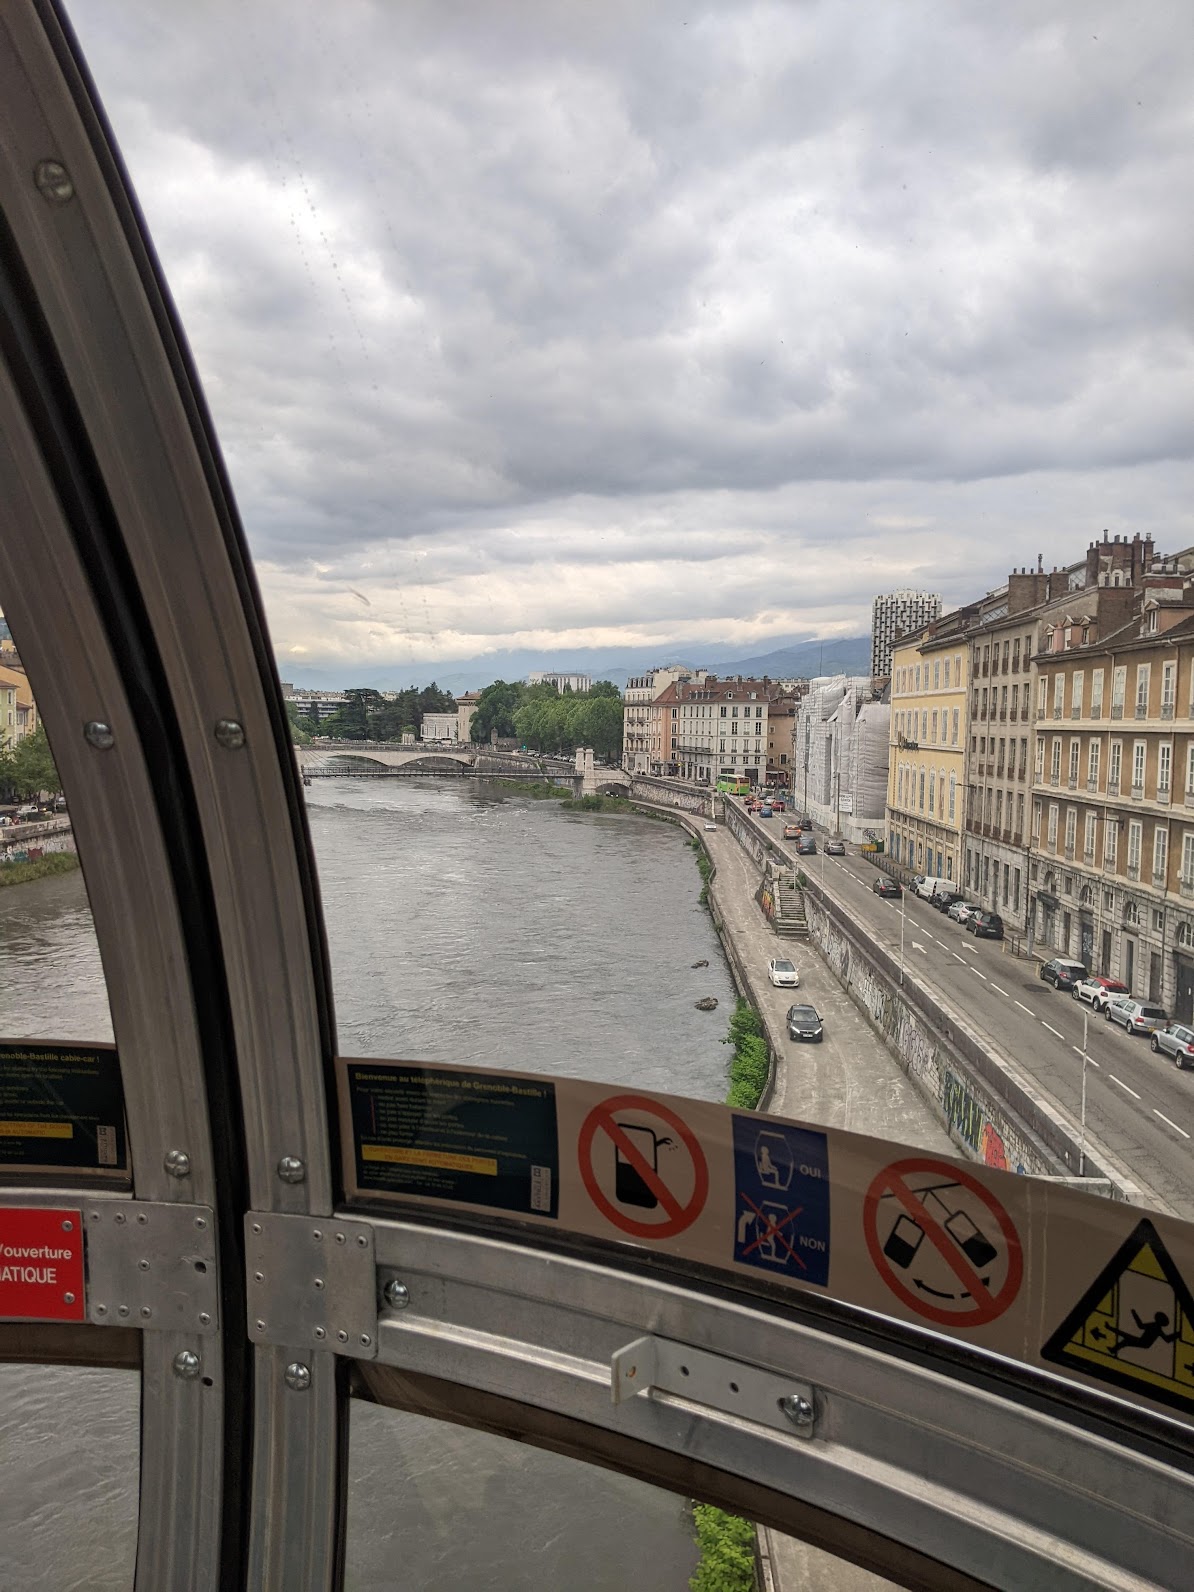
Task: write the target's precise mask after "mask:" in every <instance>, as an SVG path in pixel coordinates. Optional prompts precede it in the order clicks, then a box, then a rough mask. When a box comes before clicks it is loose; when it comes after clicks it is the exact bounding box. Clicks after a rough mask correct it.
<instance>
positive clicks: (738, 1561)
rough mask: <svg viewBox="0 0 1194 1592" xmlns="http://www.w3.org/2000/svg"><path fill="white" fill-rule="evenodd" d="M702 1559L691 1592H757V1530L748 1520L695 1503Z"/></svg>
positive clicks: (711, 1506)
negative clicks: (755, 1591) (755, 1590)
mask: <svg viewBox="0 0 1194 1592" xmlns="http://www.w3.org/2000/svg"><path fill="white" fill-rule="evenodd" d="M692 1513H693V1517H694V1519H695V1521H696V1540H697V1546H698V1547H699V1548H700V1550H701V1560H700V1563H699V1564H698V1565H697V1567H696V1571H695V1573H694V1575H693V1577H692V1579H691V1580H690V1581H689V1583H688V1585H689V1586H690V1588H691V1589H692V1592H754V1589H755V1528H754V1527H753V1526H752V1525H751V1523H750V1521H749V1520H743V1519H741V1518H740V1516H738V1515H730V1514H727V1513H726V1512H725V1510H724V1509H715V1508H714V1507H713V1505H712V1504H694V1505H693V1511H692Z"/></svg>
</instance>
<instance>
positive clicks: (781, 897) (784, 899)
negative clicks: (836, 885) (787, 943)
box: [772, 878, 808, 940]
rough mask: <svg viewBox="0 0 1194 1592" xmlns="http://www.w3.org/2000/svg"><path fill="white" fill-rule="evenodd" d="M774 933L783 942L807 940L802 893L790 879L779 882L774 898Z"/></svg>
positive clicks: (806, 923) (806, 924)
mask: <svg viewBox="0 0 1194 1592" xmlns="http://www.w3.org/2000/svg"><path fill="white" fill-rule="evenodd" d="M772 922H773V923H774V925H775V932H776V934H778V935H779V936H780V938H781V939H784V940H807V939H808V919H807V918H806V917H805V914H804V892H803V890H801V889H800V888H799V887H798V886H797V885H795V884H793V883H792V880H791V879H790V878H783V879H781V880H780V881H779V885H778V890H777V893H776V897H775V917H774V918H773V919H772Z"/></svg>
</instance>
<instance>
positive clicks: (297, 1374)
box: [283, 1360, 311, 1393]
mask: <svg viewBox="0 0 1194 1592" xmlns="http://www.w3.org/2000/svg"><path fill="white" fill-rule="evenodd" d="M283 1375H284V1376H285V1378H286V1386H287V1387H288V1388H292V1389H293V1390H294V1391H295V1392H296V1393H305V1392H306V1390H307V1389H308V1388H309V1387H310V1386H311V1368H310V1366H306V1365H304V1364H303V1363H302V1361H301V1360H292V1361H291V1362H290V1364H289V1365H288V1366H287V1367H286V1370H285V1372H284V1373H283Z"/></svg>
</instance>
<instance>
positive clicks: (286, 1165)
mask: <svg viewBox="0 0 1194 1592" xmlns="http://www.w3.org/2000/svg"><path fill="white" fill-rule="evenodd" d="M278 1176H279V1177H280V1178H281V1179H282V1181H283V1183H301V1182H303V1181H304V1179H305V1178H306V1176H307V1168H306V1167H305V1166H304V1165H303V1163H302V1162H301V1161H300V1160H299V1158H298V1156H297V1155H284V1156H283V1157H282V1159H281V1160H280V1161H279V1162H278Z"/></svg>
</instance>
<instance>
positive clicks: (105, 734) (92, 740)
mask: <svg viewBox="0 0 1194 1592" xmlns="http://www.w3.org/2000/svg"><path fill="white" fill-rule="evenodd" d="M83 739H84V740H85V741H86V742H87V744H88V746H94V747H95V749H96V751H97V752H110V751H111V750H112V748H113V747H114V746H115V745H116V737H115V736H114V735H113V734H112V726H111V725H110V724H105V723H104V721H103V720H102V719H90V720H89V721H88V722H87V723H86V724H85V725H84V726H83Z"/></svg>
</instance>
